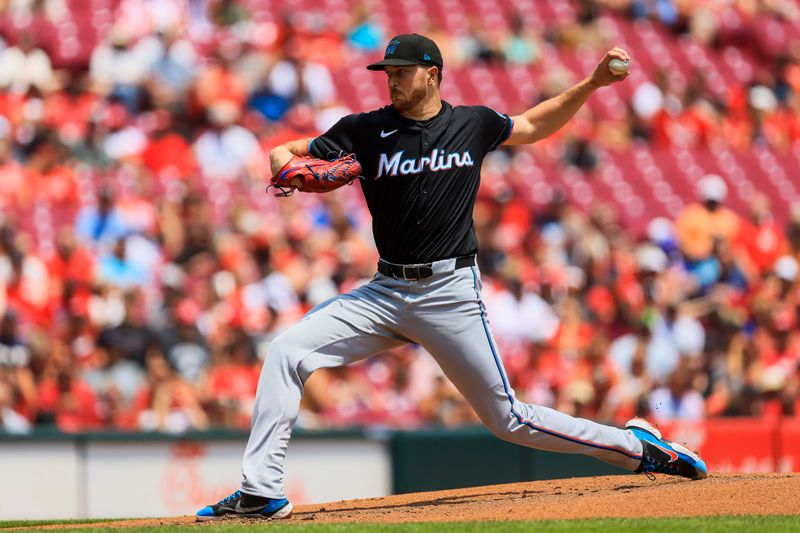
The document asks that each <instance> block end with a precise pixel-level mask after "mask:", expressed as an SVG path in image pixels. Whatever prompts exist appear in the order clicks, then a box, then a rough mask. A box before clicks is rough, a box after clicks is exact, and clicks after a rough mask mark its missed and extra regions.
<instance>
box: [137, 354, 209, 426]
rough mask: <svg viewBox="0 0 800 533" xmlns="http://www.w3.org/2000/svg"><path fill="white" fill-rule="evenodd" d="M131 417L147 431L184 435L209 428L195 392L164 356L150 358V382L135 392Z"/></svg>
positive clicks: (148, 360)
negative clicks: (189, 431) (176, 373)
mask: <svg viewBox="0 0 800 533" xmlns="http://www.w3.org/2000/svg"><path fill="white" fill-rule="evenodd" d="M132 417H133V419H134V420H135V423H136V426H137V427H138V428H139V429H143V430H146V431H166V432H169V433H181V432H184V431H186V430H189V429H205V428H207V427H208V416H207V415H206V413H205V412H204V411H203V409H202V407H201V406H200V402H199V401H198V398H197V395H196V393H195V391H194V389H192V387H191V386H190V385H189V384H188V383H186V382H185V381H183V380H181V379H180V378H178V377H177V376H176V375H175V372H174V371H173V370H172V368H170V366H169V363H168V362H167V360H166V359H165V358H164V357H163V356H162V355H152V356H150V357H149V358H148V359H147V383H146V384H145V385H144V386H143V387H142V388H141V389H139V392H138V393H136V397H135V398H134V401H133V410H132Z"/></svg>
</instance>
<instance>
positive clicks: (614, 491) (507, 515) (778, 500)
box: [41, 474, 800, 529]
mask: <svg viewBox="0 0 800 533" xmlns="http://www.w3.org/2000/svg"><path fill="white" fill-rule="evenodd" d="M798 494H800V474H717V475H713V476H711V477H709V478H708V479H705V480H703V481H688V480H684V479H678V478H673V477H666V476H657V478H656V480H655V481H650V480H648V479H647V478H646V477H644V476H641V475H637V476H607V477H595V478H572V479H559V480H552V481H534V482H526V483H513V484H508V485H493V486H488V487H475V488H468V489H456V490H445V491H437V492H424V493H416V494H401V495H397V496H388V497H386V498H370V499H364V500H348V501H340V502H334V503H326V504H321V505H300V506H297V507H296V508H295V513H294V517H293V518H292V521H294V522H302V521H311V522H312V523H325V522H328V523H330V522H353V523H399V522H443V521H446V522H457V521H473V520H543V519H576V518H600V517H623V518H635V517H660V516H711V515H766V514H782V515H786V514H798V515H800V498H799V497H798V496H797V495H798ZM194 523H196V522H195V520H194V517H177V518H157V519H138V520H125V521H121V522H119V521H118V522H103V523H97V524H92V525H93V526H103V527H109V528H116V527H142V526H156V525H173V524H182V525H187V524H194ZM227 523H230V521H228V522H227ZM209 524H212V523H210V522H204V523H197V525H198V527H205V526H208V525H209ZM70 527H86V524H81V525H60V526H42V527H41V529H63V528H70Z"/></svg>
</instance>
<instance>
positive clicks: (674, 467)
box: [625, 418, 708, 479]
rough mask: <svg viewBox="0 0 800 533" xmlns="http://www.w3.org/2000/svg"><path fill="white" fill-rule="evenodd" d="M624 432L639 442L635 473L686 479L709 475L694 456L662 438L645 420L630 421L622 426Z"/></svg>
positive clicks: (704, 466)
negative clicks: (638, 460) (639, 461)
mask: <svg viewBox="0 0 800 533" xmlns="http://www.w3.org/2000/svg"><path fill="white" fill-rule="evenodd" d="M625 429H629V430H631V431H632V432H633V434H634V436H636V438H638V439H639V440H640V441H641V442H642V464H641V465H639V468H637V469H636V472H637V473H641V472H644V473H645V474H648V476H649V475H650V474H653V473H657V474H669V475H672V476H683V477H688V478H689V479H704V478H705V477H706V476H707V475H708V467H707V466H706V464H705V463H704V462H703V460H702V459H700V456H698V455H697V454H696V453H694V452H692V451H690V450H689V449H688V448H686V447H685V446H682V445H680V444H678V443H677V442H672V441H668V440H666V439H664V438H662V437H661V432H660V431H658V430H657V429H656V428H655V427H654V426H653V425H652V424H650V423H649V422H648V421H647V420H643V419H641V418H632V419H631V420H628V422H627V423H626V424H625Z"/></svg>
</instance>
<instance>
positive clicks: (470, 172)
mask: <svg viewBox="0 0 800 533" xmlns="http://www.w3.org/2000/svg"><path fill="white" fill-rule="evenodd" d="M512 127H513V123H512V120H511V118H510V117H509V116H508V115H501V114H499V113H497V112H495V111H493V110H492V109H489V108H488V107H482V106H458V107H453V106H451V105H450V104H448V103H447V102H444V101H443V102H442V109H441V111H439V113H438V114H437V115H436V116H434V117H432V118H430V119H428V120H426V121H422V122H420V121H414V120H410V119H408V118H405V117H403V116H402V115H400V114H399V113H397V112H396V111H395V110H394V108H392V107H391V106H386V107H383V108H381V109H378V110H376V111H372V112H369V113H360V114H354V115H348V116H346V117H344V118H342V119H341V120H340V121H339V122H337V123H336V124H335V125H334V126H333V127H332V128H331V129H330V130H328V131H327V132H326V133H325V134H323V135H320V136H319V137H317V138H315V139H313V140H312V141H311V142H310V143H309V152H310V153H311V155H313V156H314V157H320V158H325V159H332V158H334V157H336V156H338V155H339V153H340V152H345V153H353V154H355V156H356V158H357V159H358V161H359V162H360V163H361V166H362V168H363V169H364V177H363V178H362V179H361V180H360V181H361V188H362V190H363V192H364V197H365V198H366V200H367V206H368V207H369V211H370V213H371V214H372V231H373V234H374V236H375V244H376V246H377V248H378V252H379V253H380V256H381V257H382V258H383V259H385V260H387V261H391V262H392V263H398V264H411V263H428V262H431V261H437V260H439V259H449V258H452V257H460V256H465V255H469V254H474V253H476V252H477V250H478V239H477V237H476V235H475V226H474V224H473V222H472V209H473V207H474V205H475V198H476V196H477V193H478V185H479V184H480V170H481V163H482V162H483V158H484V156H486V154H487V153H488V152H490V151H492V150H494V149H495V148H497V147H498V146H499V145H500V144H502V143H503V142H504V141H505V140H506V139H507V138H508V136H509V135H510V134H511V129H512Z"/></svg>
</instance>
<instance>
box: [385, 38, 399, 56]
mask: <svg viewBox="0 0 800 533" xmlns="http://www.w3.org/2000/svg"><path fill="white" fill-rule="evenodd" d="M399 44H400V41H398V40H397V39H393V40H391V41H389V46H387V47H386V55H387V56H390V55H392V54H394V51H395V50H397V45H399Z"/></svg>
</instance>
